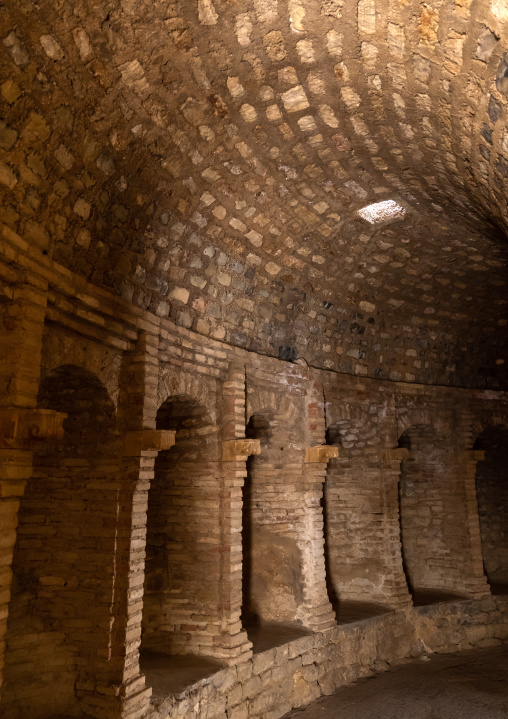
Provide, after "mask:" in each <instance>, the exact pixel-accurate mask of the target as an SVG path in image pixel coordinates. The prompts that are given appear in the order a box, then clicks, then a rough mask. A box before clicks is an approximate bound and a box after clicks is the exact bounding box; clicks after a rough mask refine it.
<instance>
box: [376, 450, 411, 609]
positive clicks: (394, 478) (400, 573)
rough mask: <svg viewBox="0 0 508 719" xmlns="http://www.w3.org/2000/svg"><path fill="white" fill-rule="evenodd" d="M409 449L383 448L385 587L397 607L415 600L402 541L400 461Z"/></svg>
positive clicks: (391, 601) (390, 602)
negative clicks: (407, 575)
mask: <svg viewBox="0 0 508 719" xmlns="http://www.w3.org/2000/svg"><path fill="white" fill-rule="evenodd" d="M408 454H409V452H408V450H407V449H404V448H398V449H384V450H381V452H380V462H381V467H382V487H381V491H382V503H383V505H382V506H383V543H384V557H385V562H386V565H385V584H384V591H385V593H386V596H387V600H388V603H389V604H390V606H391V607H393V608H394V609H400V608H402V607H406V606H409V605H411V604H412V599H411V595H410V594H409V588H408V585H407V580H406V575H405V574H404V569H403V565H402V545H401V541H400V516H399V481H400V464H401V462H402V461H403V460H404V459H405V458H406V457H407V456H408Z"/></svg>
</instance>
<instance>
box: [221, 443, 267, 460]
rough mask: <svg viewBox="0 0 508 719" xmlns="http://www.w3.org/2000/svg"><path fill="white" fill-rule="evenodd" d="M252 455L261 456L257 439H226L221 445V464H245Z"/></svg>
mask: <svg viewBox="0 0 508 719" xmlns="http://www.w3.org/2000/svg"><path fill="white" fill-rule="evenodd" d="M252 454H261V442H260V440H259V439H228V440H225V441H224V442H223V443H222V461H223V462H245V461H246V459H247V457H250V455H252Z"/></svg>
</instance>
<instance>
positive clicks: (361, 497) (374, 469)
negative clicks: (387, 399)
mask: <svg viewBox="0 0 508 719" xmlns="http://www.w3.org/2000/svg"><path fill="white" fill-rule="evenodd" d="M326 443H327V444H328V445H332V446H337V447H338V448H339V457H338V458H336V459H331V460H330V462H329V463H328V468H327V474H326V482H325V486H324V493H323V501H322V506H323V518H324V530H325V561H326V570H327V586H328V595H329V597H330V601H331V602H332V605H333V608H334V610H335V613H336V616H337V621H338V622H339V624H340V623H345V622H348V621H356V620H357V619H361V618H365V617H368V616H375V615H377V614H381V613H384V612H387V611H389V610H390V606H389V604H388V603H387V599H389V598H388V597H387V595H386V588H385V587H384V582H385V576H386V566H385V556H384V555H385V543H384V540H383V533H384V513H383V497H382V493H381V473H380V466H379V450H378V447H377V445H378V440H377V431H376V427H375V426H374V425H371V424H366V423H365V422H361V421H356V420H351V419H342V420H338V421H336V422H334V423H333V424H331V425H330V426H329V427H328V429H327V432H326Z"/></svg>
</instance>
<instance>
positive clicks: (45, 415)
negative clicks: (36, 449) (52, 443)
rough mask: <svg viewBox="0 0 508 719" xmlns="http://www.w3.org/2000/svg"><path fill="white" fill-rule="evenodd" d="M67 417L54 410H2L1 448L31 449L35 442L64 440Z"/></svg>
mask: <svg viewBox="0 0 508 719" xmlns="http://www.w3.org/2000/svg"><path fill="white" fill-rule="evenodd" d="M66 417H67V415H66V414H65V412H55V410H52V409H24V408H17V407H15V408H10V409H0V447H2V448H9V449H30V448H31V447H32V445H33V443H34V442H38V441H42V440H48V439H62V438H63V436H64V429H63V426H62V425H63V421H64V419H65V418H66Z"/></svg>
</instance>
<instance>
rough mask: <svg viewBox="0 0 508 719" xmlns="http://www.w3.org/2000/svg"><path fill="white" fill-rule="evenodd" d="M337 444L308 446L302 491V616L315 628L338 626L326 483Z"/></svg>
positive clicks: (306, 624) (320, 629) (301, 617)
mask: <svg viewBox="0 0 508 719" xmlns="http://www.w3.org/2000/svg"><path fill="white" fill-rule="evenodd" d="M338 454H339V452H338V449H337V447H331V446H327V445H319V446H314V447H306V449H305V458H304V472H303V478H304V486H303V491H302V492H301V496H302V500H301V508H302V511H303V516H302V518H301V522H300V532H299V538H298V540H297V544H298V546H299V548H300V552H301V560H302V579H303V603H302V604H301V605H300V607H299V608H298V615H297V616H298V619H300V621H301V622H302V624H303V625H304V626H305V627H308V628H309V629H312V630H313V631H317V632H319V631H324V630H326V629H330V627H333V626H335V623H336V622H335V612H334V611H333V609H332V605H331V604H330V600H329V599H328V591H327V587H326V569H325V540H324V523H323V508H322V505H321V500H322V497H323V484H324V481H325V479H326V465H327V463H328V461H329V460H330V459H331V458H332V457H338Z"/></svg>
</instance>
